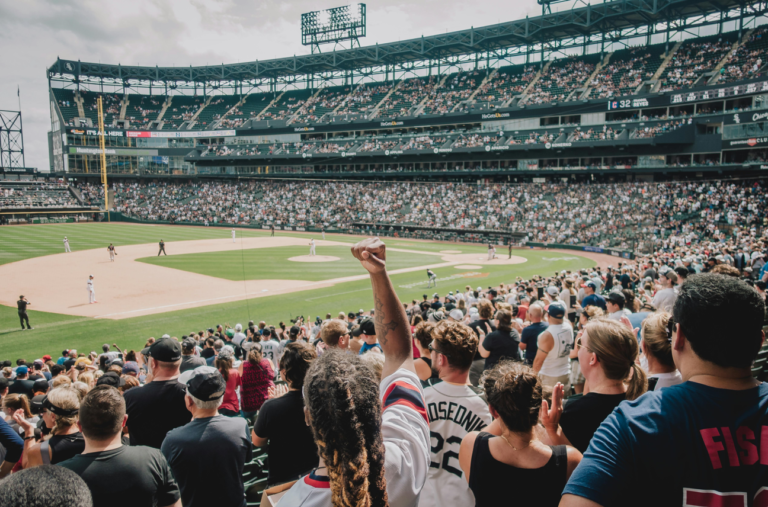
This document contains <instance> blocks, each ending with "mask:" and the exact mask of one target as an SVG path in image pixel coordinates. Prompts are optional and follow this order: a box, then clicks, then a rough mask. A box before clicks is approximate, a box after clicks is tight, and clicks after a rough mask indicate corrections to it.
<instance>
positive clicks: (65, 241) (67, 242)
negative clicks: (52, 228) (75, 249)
mask: <svg viewBox="0 0 768 507" xmlns="http://www.w3.org/2000/svg"><path fill="white" fill-rule="evenodd" d="M66 252H72V250H70V249H69V240H68V239H67V237H66V236H64V253H66Z"/></svg>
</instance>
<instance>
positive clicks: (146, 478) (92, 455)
mask: <svg viewBox="0 0 768 507" xmlns="http://www.w3.org/2000/svg"><path fill="white" fill-rule="evenodd" d="M127 418H128V416H127V415H126V413H125V400H124V399H123V396H122V395H121V394H120V392H119V391H118V390H117V389H115V388H114V387H111V386H98V387H95V388H93V389H92V390H91V392H89V393H88V394H87V395H86V396H85V398H83V404H82V407H81V414H80V420H79V422H78V425H79V426H80V428H81V429H82V432H83V435H84V436H85V450H84V451H83V452H82V454H80V455H78V456H75V457H73V458H72V459H69V460H66V461H63V462H61V463H60V465H61V466H62V467H64V468H68V469H70V470H72V471H73V472H75V473H76V474H77V475H79V476H80V477H81V478H82V479H83V480H84V481H85V483H86V484H87V485H88V489H90V490H91V495H92V496H93V506H94V507H113V506H114V507H121V506H125V507H129V506H131V507H132V506H135V505H157V506H159V507H163V506H175V507H181V502H180V501H179V488H178V486H177V485H176V481H175V480H174V478H173V474H172V473H171V470H170V468H169V467H168V463H167V462H166V460H165V458H164V457H163V455H162V453H160V451H158V450H157V449H152V448H149V447H145V446H130V447H129V446H126V445H123V441H122V429H123V426H125V423H126V420H127Z"/></svg>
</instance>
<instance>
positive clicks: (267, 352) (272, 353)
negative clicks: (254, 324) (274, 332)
mask: <svg viewBox="0 0 768 507" xmlns="http://www.w3.org/2000/svg"><path fill="white" fill-rule="evenodd" d="M261 351H262V354H263V355H264V357H265V358H267V359H271V360H272V364H274V365H275V372H277V370H279V369H280V357H282V355H283V353H282V349H281V348H280V343H279V342H278V341H277V340H274V339H270V340H267V341H265V342H261Z"/></svg>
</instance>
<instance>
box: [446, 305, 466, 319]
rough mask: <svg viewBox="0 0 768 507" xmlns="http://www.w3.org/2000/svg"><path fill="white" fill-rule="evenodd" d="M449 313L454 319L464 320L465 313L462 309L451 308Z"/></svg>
mask: <svg viewBox="0 0 768 507" xmlns="http://www.w3.org/2000/svg"><path fill="white" fill-rule="evenodd" d="M448 315H450V317H451V318H452V319H453V320H459V321H460V320H464V314H463V313H461V310H459V309H458V308H457V309H454V310H451V313H449V314H448Z"/></svg>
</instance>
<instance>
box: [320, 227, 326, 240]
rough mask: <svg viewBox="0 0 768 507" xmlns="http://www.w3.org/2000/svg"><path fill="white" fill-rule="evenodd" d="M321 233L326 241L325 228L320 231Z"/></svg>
mask: <svg viewBox="0 0 768 507" xmlns="http://www.w3.org/2000/svg"><path fill="white" fill-rule="evenodd" d="M320 231H321V232H322V233H323V239H325V227H323V228H322V229H320Z"/></svg>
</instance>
